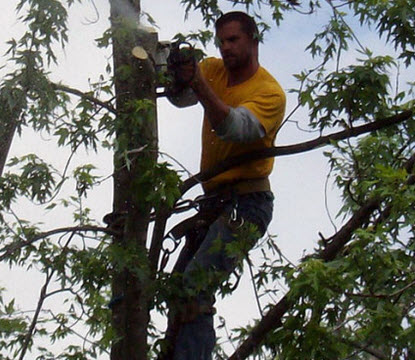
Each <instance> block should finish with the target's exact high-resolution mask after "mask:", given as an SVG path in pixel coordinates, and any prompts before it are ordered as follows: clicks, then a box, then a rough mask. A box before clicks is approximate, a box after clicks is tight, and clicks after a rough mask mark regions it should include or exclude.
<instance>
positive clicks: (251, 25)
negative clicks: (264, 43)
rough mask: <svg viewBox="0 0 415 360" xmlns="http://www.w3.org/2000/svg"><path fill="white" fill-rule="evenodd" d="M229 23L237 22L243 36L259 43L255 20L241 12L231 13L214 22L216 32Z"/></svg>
mask: <svg viewBox="0 0 415 360" xmlns="http://www.w3.org/2000/svg"><path fill="white" fill-rule="evenodd" d="M231 21H237V22H239V24H241V29H242V31H243V32H244V33H245V34H247V35H248V36H249V37H250V38H252V39H253V40H256V41H259V31H258V26H257V24H256V22H255V20H254V19H253V18H252V17H251V16H249V15H248V14H246V13H244V12H242V11H231V12H228V13H226V14H222V15H221V16H220V17H219V18H218V19H217V20H216V22H215V30H216V32H217V31H218V30H219V29H220V28H221V27H222V26H223V25H225V24H227V23H229V22H231Z"/></svg>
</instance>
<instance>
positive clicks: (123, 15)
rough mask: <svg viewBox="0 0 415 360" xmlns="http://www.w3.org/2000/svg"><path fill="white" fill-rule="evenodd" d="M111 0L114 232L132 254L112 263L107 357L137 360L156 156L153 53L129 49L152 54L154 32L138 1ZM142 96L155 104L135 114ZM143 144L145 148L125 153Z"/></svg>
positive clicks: (143, 326)
mask: <svg viewBox="0 0 415 360" xmlns="http://www.w3.org/2000/svg"><path fill="white" fill-rule="evenodd" d="M110 4H111V24H112V30H113V39H112V40H113V57H114V74H115V91H116V97H117V100H116V110H117V119H116V139H117V143H118V145H119V148H118V150H117V151H116V152H115V155H114V202H113V211H114V213H122V214H124V215H123V220H124V221H123V222H122V226H121V229H120V230H121V233H122V235H120V236H117V237H114V246H116V247H118V248H119V249H122V250H123V251H125V252H126V253H127V254H131V255H132V256H134V258H133V259H131V260H130V263H128V262H127V264H121V263H115V264H114V273H113V274H112V275H113V279H112V283H113V285H112V292H113V302H112V324H113V327H114V330H115V331H116V335H117V338H118V340H117V341H115V342H114V344H113V346H112V349H111V360H141V359H147V353H148V345H147V328H148V324H149V305H148V304H149V299H148V292H147V291H146V287H147V286H148V278H149V276H148V274H149V271H148V269H149V264H148V258H147V251H146V246H145V245H146V240H147V229H148V223H149V214H150V209H151V204H149V203H148V202H147V201H145V192H146V191H148V189H147V190H146V189H145V188H142V187H141V184H142V183H141V182H140V179H141V178H142V176H143V174H144V172H145V171H144V170H145V169H148V168H149V167H151V166H152V164H154V162H155V161H156V156H157V151H155V150H156V149H157V122H156V121H157V120H156V118H157V117H156V106H155V102H156V97H155V96H156V91H155V85H154V84H155V81H154V80H155V73H154V67H153V64H152V63H151V61H150V60H149V59H150V58H151V57H149V59H145V60H140V59H137V58H135V57H134V56H133V55H132V52H131V51H132V49H133V48H134V47H135V46H137V45H139V46H142V47H144V48H145V49H146V50H147V52H148V53H151V51H153V50H154V49H155V47H156V45H157V35H156V34H151V33H147V32H143V31H142V30H139V29H138V26H137V25H138V19H139V14H140V3H139V1H134V0H130V1H122V2H121V1H119V0H111V1H110ZM143 99H147V100H150V103H152V104H153V105H154V106H152V107H151V106H150V110H148V109H147V110H143V112H142V114H140V111H139V114H138V115H137V113H136V114H133V113H132V112H133V111H134V110H137V109H136V105H137V100H143ZM137 116H138V117H137ZM140 117H141V120H140ZM142 148H145V151H141V152H134V151H133V152H132V153H134V154H132V153H131V154H129V153H128V152H129V151H132V150H135V149H142ZM127 159H128V161H126V160H127Z"/></svg>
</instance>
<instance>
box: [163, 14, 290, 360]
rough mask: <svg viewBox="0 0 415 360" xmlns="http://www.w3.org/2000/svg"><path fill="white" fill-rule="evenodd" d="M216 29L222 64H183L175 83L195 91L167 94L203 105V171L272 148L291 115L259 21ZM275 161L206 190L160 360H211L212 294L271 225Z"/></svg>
mask: <svg viewBox="0 0 415 360" xmlns="http://www.w3.org/2000/svg"><path fill="white" fill-rule="evenodd" d="M215 28H216V38H217V41H218V46H219V50H220V53H221V56H222V59H216V58H208V59H206V60H204V61H202V62H201V63H200V64H194V63H187V64H182V65H181V66H179V67H178V68H177V69H176V72H175V77H176V80H177V81H179V82H180V83H182V84H183V83H185V84H188V85H189V86H188V88H187V89H184V90H183V91H181V93H179V94H175V95H171V96H169V99H170V101H171V102H172V103H173V104H175V105H177V106H180V107H183V106H186V105H191V104H194V103H195V100H197V101H199V102H200V103H201V104H202V106H203V108H204V112H205V114H204V120H203V131H202V157H201V170H202V171H204V170H207V169H211V168H213V167H214V166H215V165H217V164H218V163H220V162H221V161H223V160H225V159H227V158H230V157H233V156H236V155H240V154H243V153H249V152H252V151H255V150H259V149H263V148H267V147H271V146H272V145H273V142H274V139H275V136H276V132H277V129H278V127H279V126H280V125H281V122H282V120H283V116H284V111H285V95H284V92H283V90H282V89H281V87H280V85H279V84H278V82H277V81H276V80H275V79H274V78H273V77H272V76H271V75H270V74H269V73H268V72H267V71H266V70H265V69H264V68H262V67H261V66H260V65H259V62H258V42H259V40H258V35H259V34H258V29H257V26H256V24H255V21H254V20H253V19H252V18H251V17H250V16H248V15H247V14H245V13H243V12H230V13H227V14H224V15H222V16H221V17H220V18H219V19H218V20H217V22H216V24H215ZM273 161H274V159H273V158H268V159H263V160H256V161H251V162H248V163H244V164H240V165H239V166H237V167H234V168H232V169H230V170H228V171H226V172H224V173H222V174H219V175H218V176H216V177H214V178H212V179H210V180H209V181H207V182H205V183H203V184H202V186H203V189H204V192H205V195H206V196H205V197H206V198H207V199H209V200H207V201H206V202H205V203H202V209H201V213H200V215H201V216H200V217H199V219H202V220H204V221H202V222H203V224H204V226H199V227H197V228H193V229H192V230H191V231H189V232H188V233H187V235H186V240H187V244H186V246H185V248H184V250H183V251H182V253H181V254H180V257H179V259H178V262H177V264H176V267H175V274H177V273H179V274H181V280H182V286H183V290H182V291H181V292H180V293H181V294H182V295H181V297H180V299H176V300H175V301H174V303H172V304H170V314H169V326H168V330H167V335H166V338H167V341H168V344H169V345H170V346H167V350H165V351H166V352H165V353H164V355H161V357H160V359H174V360H202V359H203V360H210V359H211V358H212V350H213V347H214V344H215V333H214V328H213V313H214V311H213V303H214V293H215V291H216V290H217V289H218V288H219V287H220V285H221V283H222V282H223V281H224V280H225V279H226V278H227V277H228V276H229V275H230V274H231V273H232V272H233V271H234V270H235V268H236V267H237V266H238V264H239V263H240V262H241V259H242V257H243V255H244V254H246V252H247V251H248V250H249V249H250V248H252V246H254V244H255V242H256V240H257V239H258V238H259V237H261V236H262V235H263V234H264V233H265V231H266V228H267V226H268V224H269V222H270V221H271V217H272V209H273V195H272V192H271V190H270V183H269V180H268V175H269V174H270V173H271V170H272V167H273ZM247 229H248V231H246V230H247ZM174 343H175V344H176V345H175V349H173V347H172V344H174ZM173 354H174V355H173Z"/></svg>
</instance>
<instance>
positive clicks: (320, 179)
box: [0, 0, 415, 328]
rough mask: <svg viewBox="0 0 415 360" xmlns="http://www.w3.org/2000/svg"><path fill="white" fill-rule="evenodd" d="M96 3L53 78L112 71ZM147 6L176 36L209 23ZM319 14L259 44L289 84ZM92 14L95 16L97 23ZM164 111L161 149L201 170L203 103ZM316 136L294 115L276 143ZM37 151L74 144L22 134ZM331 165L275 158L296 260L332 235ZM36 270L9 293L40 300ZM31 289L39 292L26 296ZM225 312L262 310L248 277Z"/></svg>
mask: <svg viewBox="0 0 415 360" xmlns="http://www.w3.org/2000/svg"><path fill="white" fill-rule="evenodd" d="M16 2H17V1H10V0H0V4H1V9H2V10H1V12H0V23H1V24H2V32H1V33H0V53H4V50H5V44H4V43H5V41H6V40H8V39H9V38H11V37H12V36H14V37H18V36H19V34H21V31H22V28H21V26H20V25H19V23H18V22H17V21H16V16H15V13H14V7H15V4H16ZM220 3H222V4H226V6H224V8H223V10H224V11H226V10H230V9H231V8H230V6H229V4H228V3H227V2H226V1H221V2H220ZM95 6H96V8H97V9H98V13H96V11H95V8H94V6H93V3H92V2H91V1H90V0H89V1H88V0H85V1H84V5H83V6H81V5H76V6H75V7H74V9H73V10H72V11H71V15H72V16H71V20H70V29H71V32H70V34H69V35H70V43H69V45H68V46H67V48H66V50H65V52H64V53H63V54H62V56H61V59H60V61H59V66H58V67H56V68H54V69H53V74H52V78H53V80H55V81H62V82H63V83H64V84H66V85H68V86H71V87H75V88H79V89H81V90H87V89H88V79H91V81H94V80H97V79H98V76H99V74H101V73H105V65H106V62H107V60H108V59H107V57H108V53H105V52H103V51H102V50H97V49H95V48H94V44H93V40H94V39H95V38H97V37H98V36H99V35H100V34H101V33H102V32H103V31H104V30H105V29H106V28H107V27H108V21H107V19H108V12H109V7H108V2H107V0H95ZM142 8H143V10H144V11H146V12H148V13H150V14H151V15H152V17H153V18H154V19H155V20H156V22H157V24H158V26H159V29H158V31H159V38H160V40H169V39H171V37H172V36H173V35H174V34H176V33H177V32H183V33H185V32H187V31H189V30H197V29H200V28H202V26H203V25H202V24H201V17H200V16H199V15H193V16H190V17H189V19H188V21H186V22H185V21H184V13H183V9H182V8H181V7H180V6H179V0H142ZM237 9H243V8H237ZM265 10H266V9H265V7H264V8H263V10H262V11H263V13H262V15H263V16H264V17H265V18H268V19H269V18H270V15H269V14H267V13H266V11H265ZM319 19H320V18H318V17H312V18H311V20H312V21H310V18H309V17H304V16H301V15H298V14H297V15H294V14H293V15H291V16H289V17H288V18H287V20H286V21H285V22H283V24H282V26H281V27H280V28H278V29H276V28H275V27H273V28H272V30H271V32H269V33H267V34H266V36H265V41H264V44H262V45H261V49H260V62H261V64H262V65H263V66H264V67H265V68H267V69H268V70H269V71H270V73H271V74H273V75H274V76H275V78H276V79H277V80H278V81H279V82H280V83H281V85H282V87H283V88H284V89H286V90H288V89H290V88H293V87H295V86H296V83H295V80H294V78H293V76H292V74H293V73H298V72H300V71H301V70H302V69H304V68H306V67H308V66H309V65H310V63H311V59H310V56H309V55H308V54H307V53H305V52H304V48H305V46H306V45H307V44H308V43H309V42H310V41H311V40H312V37H313V34H314V32H315V31H320V30H321V29H320V28H321V26H322V25H323V24H322V22H321V20H319ZM92 20H94V21H93V22H92V23H91V21H92ZM376 39H377V38H376V36H374V35H373V34H372V33H370V32H363V33H362V34H361V40H362V41H363V43H365V45H367V46H369V45H370V46H372V45H373V46H375V48H377V49H379V51H381V50H382V49H383V47H384V45H383V43H382V42H378V41H377V40H376ZM375 41H376V42H375ZM207 52H208V55H211V56H217V55H218V53H217V51H216V50H215V49H214V48H213V47H209V48H208V50H207ZM1 62H3V60H2V61H1ZM410 75H411V76H412V79H413V78H414V77H415V76H414V75H415V74H414V71H413V70H412V74H411V73H410V74H409V75H408V76H410ZM405 76H407V75H405ZM408 78H410V77H408ZM295 105H296V98H295V96H294V95H292V94H288V106H287V114H288V113H290V112H291V110H292V109H293V108H294V107H295ZM158 112H159V136H160V149H161V151H163V152H166V153H168V154H169V155H171V156H172V157H174V158H175V159H177V160H178V161H180V163H182V164H183V165H184V166H185V167H186V168H187V169H188V170H190V171H191V172H192V173H196V172H197V171H198V164H199V150H200V127H201V126H200V125H201V118H202V110H201V107H200V106H195V107H192V108H188V109H175V108H174V107H173V106H172V105H170V104H169V103H168V102H167V101H166V100H164V99H161V100H159V103H158ZM293 119H294V120H297V121H299V124H300V125H301V126H302V127H305V126H306V124H307V113H306V112H304V111H303V112H300V113H298V114H296V115H295V116H294V118H293ZM314 136H317V135H313V134H308V133H305V132H302V131H300V130H299V129H298V128H297V127H296V125H295V124H292V123H289V124H287V125H286V126H285V127H284V128H283V129H282V131H281V132H280V134H279V136H278V139H277V145H278V144H279V145H282V144H293V143H297V142H302V141H304V140H306V139H310V138H312V137H314ZM30 152H36V153H37V154H39V156H45V157H47V158H50V159H51V161H54V162H55V163H56V166H57V167H58V168H62V166H63V165H64V163H65V159H66V156H67V152H66V153H65V151H57V150H56V149H55V147H54V143H53V141H52V140H51V139H50V137H49V136H48V135H46V134H44V135H43V136H42V138H39V135H34V134H33V133H31V132H29V131H28V132H26V133H25V134H24V135H23V137H22V139H17V140H16V141H15V143H14V145H13V148H12V154H13V155H21V154H24V153H30ZM81 160H82V161H87V162H94V163H96V164H98V166H99V172H100V174H102V175H109V174H110V173H111V169H112V167H111V162H112V157H111V154H109V153H108V152H106V151H101V152H100V153H99V154H97V155H95V154H92V153H89V154H84V155H83V158H82V159H81ZM166 160H168V159H166ZM327 172H328V165H327V163H326V160H325V158H324V157H323V155H322V152H321V151H313V152H310V153H306V154H300V155H295V156H287V157H281V158H277V159H276V162H275V170H274V172H273V175H272V177H271V180H272V186H273V190H274V193H275V196H276V201H275V213H274V219H273V221H272V224H271V226H270V228H269V232H270V233H271V234H274V235H277V239H276V241H277V243H278V246H280V248H281V250H282V251H283V253H284V254H285V256H287V257H288V258H289V259H291V260H292V261H297V260H298V259H299V258H300V257H301V256H302V255H303V252H304V251H305V250H307V251H311V250H312V249H313V247H314V246H315V245H316V241H317V239H318V232H322V233H323V234H324V235H327V236H329V235H331V234H332V233H333V232H334V229H333V227H332V225H331V224H330V220H329V217H328V215H327V211H326V204H325V181H326V176H327ZM111 189H112V184H111V182H110V181H107V182H106V183H105V184H104V185H103V187H102V188H101V189H100V190H98V191H97V194H96V195H94V196H90V197H89V203H88V205H89V206H90V207H91V208H92V209H93V212H94V214H96V218H97V219H98V221H100V219H102V216H103V215H104V214H105V213H107V212H110V211H111V204H112V198H111ZM330 190H331V187H330V186H329V192H328V204H329V209H330V211H331V213H332V215H335V214H336V213H337V210H338V206H339V201H338V195H337V194H336V192H333V191H330ZM197 192H200V189H196V190H195V191H193V192H192V193H191V194H192V195H194V194H195V193H197ZM20 211H21V213H22V214H24V215H25V216H26V217H28V218H34V219H37V220H40V219H42V218H43V217H44V215H39V213H38V212H37V211H36V212H34V210H33V209H32V208H22V209H20ZM53 218H54V222H53V223H51V222H50V220H49V219H48V221H47V223H48V226H49V228H50V227H57V226H62V225H70V219H67V218H66V217H63V216H59V214H55V215H54V216H53ZM173 221H174V220H173ZM258 254H259V252H258V251H255V252H254V253H253V255H252V257H253V258H254V259H256V258H257V257H258ZM2 271H3V270H2ZM32 278H33V277H32V275H30V277H29V278H28V277H27V276H25V274H24V273H23V272H13V273H8V275H7V280H6V278H5V277H3V276H2V277H1V278H0V286H10V285H11V284H12V286H11V292H10V294H11V295H10V296H18V297H22V294H24V295H23V297H24V299H23V300H22V301H23V303H24V305H25V306H28V307H29V308H30V307H32V308H34V305H35V301H36V296H37V294H38V290H37V288H36V286H37V284H36V283H35V282H32V281H28V280H29V279H32ZM28 291H29V293H32V294H33V297H31V296H27V294H28ZM218 312H219V314H220V315H222V316H225V317H226V318H227V319H228V320H229V326H230V327H231V328H232V327H234V326H238V325H244V324H246V322H247V321H249V319H251V318H252V317H253V316H255V317H257V316H258V311H257V308H256V305H255V301H254V296H253V292H252V287H251V285H250V283H249V279H248V278H247V277H245V279H244V281H243V282H242V283H241V286H240V287H239V289H238V290H237V292H236V293H235V294H234V295H233V296H232V297H229V298H228V299H226V300H224V301H220V302H219V303H218Z"/></svg>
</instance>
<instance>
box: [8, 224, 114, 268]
mask: <svg viewBox="0 0 415 360" xmlns="http://www.w3.org/2000/svg"><path fill="white" fill-rule="evenodd" d="M88 231H92V232H103V233H105V234H108V235H112V236H114V235H116V234H117V233H116V232H115V231H114V230H112V229H110V228H106V227H100V226H92V225H91V226H73V227H63V228H58V229H53V230H50V231H47V232H43V233H39V234H37V235H34V236H33V237H32V238H30V239H28V240H22V241H17V242H14V243H11V244H9V245H6V246H5V247H3V248H2V249H0V252H2V253H3V255H1V256H0V261H3V260H4V259H6V258H7V257H8V256H10V255H11V254H13V252H15V251H16V250H19V249H21V248H23V247H25V246H28V245H32V244H33V243H35V242H36V241H39V240H41V239H44V238H47V237H49V236H53V235H56V234H61V233H72V234H74V233H76V232H88Z"/></svg>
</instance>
